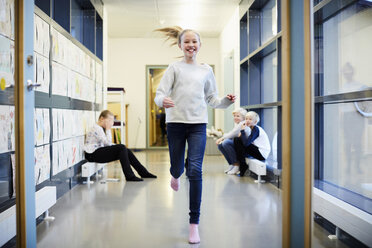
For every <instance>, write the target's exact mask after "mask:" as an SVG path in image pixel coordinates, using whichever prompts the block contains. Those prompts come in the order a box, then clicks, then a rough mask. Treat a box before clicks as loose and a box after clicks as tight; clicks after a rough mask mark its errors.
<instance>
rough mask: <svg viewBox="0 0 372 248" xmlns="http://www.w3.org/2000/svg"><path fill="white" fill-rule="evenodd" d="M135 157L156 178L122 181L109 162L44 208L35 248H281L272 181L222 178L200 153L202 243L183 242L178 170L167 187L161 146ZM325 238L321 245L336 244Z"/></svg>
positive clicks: (183, 196) (216, 161)
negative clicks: (96, 176) (95, 177)
mask: <svg viewBox="0 0 372 248" xmlns="http://www.w3.org/2000/svg"><path fill="white" fill-rule="evenodd" d="M136 155H137V156H138V158H139V160H140V161H141V162H142V163H143V164H145V165H146V166H147V168H149V170H150V171H151V172H153V173H154V174H156V175H157V176H158V178H157V179H145V181H144V182H125V180H123V174H122V172H121V168H120V165H119V164H117V163H112V164H109V165H108V166H107V170H106V172H105V174H106V175H104V178H103V179H101V180H99V181H98V182H95V183H94V184H93V185H90V186H88V185H79V186H76V187H75V188H74V189H73V190H71V191H70V192H69V193H67V194H66V195H64V196H63V197H62V198H60V199H59V200H58V202H57V204H56V205H55V206H54V207H53V208H51V209H50V214H51V215H52V216H55V217H56V219H55V221H53V222H49V223H48V222H45V221H44V222H42V223H41V224H39V225H38V227H37V240H38V244H37V245H38V247H133V248H134V247H135V248H138V247H162V248H165V247H213V248H215V247H231V248H236V247H265V248H266V247H281V235H282V234H281V223H282V207H281V206H282V203H281V191H280V190H278V189H276V188H275V186H273V185H271V184H268V183H267V184H262V185H258V184H255V183H254V182H253V179H252V178H250V177H243V178H239V177H237V176H227V175H225V174H224V173H223V170H224V167H225V161H224V159H223V157H222V156H206V157H205V159H204V171H203V178H204V180H203V201H202V210H201V219H200V235H201V239H202V241H201V243H200V245H189V244H188V243H187V235H188V182H187V179H186V178H185V176H184V175H183V176H182V178H181V188H180V190H179V191H178V192H173V191H172V190H171V188H170V187H169V181H170V175H169V156H168V152H167V151H166V150H164V151H159V150H156V151H144V152H138V153H136ZM105 178H120V182H105ZM319 235H320V236H319ZM323 237H326V235H324V234H323V236H322V234H321V233H318V237H316V242H315V243H314V244H316V245H317V246H314V247H323V246H322V245H320V244H325V243H323V242H322V241H321V240H322V239H323ZM331 243H333V244H336V243H334V242H331ZM329 244H330V243H326V244H325V247H342V246H333V245H332V244H331V246H330V245H329ZM318 245H320V246H318Z"/></svg>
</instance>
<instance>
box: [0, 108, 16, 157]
mask: <svg viewBox="0 0 372 248" xmlns="http://www.w3.org/2000/svg"><path fill="white" fill-rule="evenodd" d="M14 135H15V132H14V106H9V105H0V153H4V152H8V151H14V147H15V145H14V140H15V139H14Z"/></svg>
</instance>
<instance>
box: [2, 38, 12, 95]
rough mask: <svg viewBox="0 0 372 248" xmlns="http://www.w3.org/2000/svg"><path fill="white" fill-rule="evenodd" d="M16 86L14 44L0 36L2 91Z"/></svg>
mask: <svg viewBox="0 0 372 248" xmlns="http://www.w3.org/2000/svg"><path fill="white" fill-rule="evenodd" d="M12 85H14V42H12V41H11V40H9V39H8V38H6V37H4V36H1V35H0V91H3V90H5V89H6V88H7V87H11V86H12Z"/></svg>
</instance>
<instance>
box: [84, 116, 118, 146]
mask: <svg viewBox="0 0 372 248" xmlns="http://www.w3.org/2000/svg"><path fill="white" fill-rule="evenodd" d="M110 145H112V143H111V130H107V131H106V132H105V131H104V129H103V127H101V126H100V125H98V124H97V123H96V124H94V126H93V127H92V129H91V130H90V131H89V132H88V134H87V136H86V139H85V144H84V151H85V152H87V153H93V152H94V151H95V150H97V149H98V148H100V147H104V146H110Z"/></svg>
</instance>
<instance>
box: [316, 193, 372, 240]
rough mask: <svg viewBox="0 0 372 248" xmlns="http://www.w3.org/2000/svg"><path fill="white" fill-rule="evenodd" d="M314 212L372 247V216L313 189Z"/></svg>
mask: <svg viewBox="0 0 372 248" xmlns="http://www.w3.org/2000/svg"><path fill="white" fill-rule="evenodd" d="M313 192H314V194H313V210H314V212H315V213H317V214H319V215H320V216H322V217H323V218H325V219H327V220H328V221H330V222H331V223H332V224H334V225H335V226H337V227H339V228H341V229H342V230H343V231H345V232H347V233H348V234H350V235H351V236H353V237H354V238H356V239H357V240H359V241H361V242H362V243H364V244H365V245H367V246H369V247H371V246H372V215H370V214H368V213H366V212H364V211H362V210H360V209H358V208H356V207H354V206H352V205H350V204H348V203H346V202H344V201H341V200H340V199H338V198H336V197H334V196H331V195H329V194H327V193H325V192H324V191H321V190H319V189H317V188H313Z"/></svg>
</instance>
